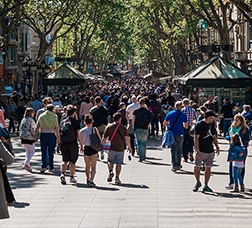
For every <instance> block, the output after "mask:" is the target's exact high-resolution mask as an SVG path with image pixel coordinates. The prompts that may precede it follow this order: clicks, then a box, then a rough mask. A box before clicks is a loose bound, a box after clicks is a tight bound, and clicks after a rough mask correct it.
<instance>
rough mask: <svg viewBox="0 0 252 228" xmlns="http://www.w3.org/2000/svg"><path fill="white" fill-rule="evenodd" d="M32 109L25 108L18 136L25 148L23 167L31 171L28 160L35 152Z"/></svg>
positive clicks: (34, 125) (34, 126) (34, 127)
mask: <svg viewBox="0 0 252 228" xmlns="http://www.w3.org/2000/svg"><path fill="white" fill-rule="evenodd" d="M34 115H35V112H34V109H33V108H26V110H25V113H24V117H23V119H22V121H21V123H20V138H21V143H22V144H23V145H24V148H25V153H26V157H25V161H24V165H23V167H22V168H23V169H25V170H27V171H32V167H31V166H30V161H31V158H32V156H33V155H34V153H35V129H36V124H35V121H34Z"/></svg>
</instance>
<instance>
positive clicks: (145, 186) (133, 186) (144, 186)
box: [113, 183, 149, 189]
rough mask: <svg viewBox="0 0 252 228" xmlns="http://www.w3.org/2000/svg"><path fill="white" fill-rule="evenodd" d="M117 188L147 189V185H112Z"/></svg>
mask: <svg viewBox="0 0 252 228" xmlns="http://www.w3.org/2000/svg"><path fill="white" fill-rule="evenodd" d="M113 185H116V186H119V187H125V188H144V189H146V188H149V187H148V186H147V185H144V184H130V183H121V184H113Z"/></svg>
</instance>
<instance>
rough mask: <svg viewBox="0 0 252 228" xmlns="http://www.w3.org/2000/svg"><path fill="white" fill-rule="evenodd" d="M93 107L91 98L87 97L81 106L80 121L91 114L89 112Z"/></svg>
mask: <svg viewBox="0 0 252 228" xmlns="http://www.w3.org/2000/svg"><path fill="white" fill-rule="evenodd" d="M92 107H93V104H92V103H91V102H90V98H89V96H86V97H85V98H84V101H83V102H82V103H81V106H80V112H79V117H80V119H82V118H83V117H84V116H85V115H87V114H89V110H90V109H91V108H92Z"/></svg>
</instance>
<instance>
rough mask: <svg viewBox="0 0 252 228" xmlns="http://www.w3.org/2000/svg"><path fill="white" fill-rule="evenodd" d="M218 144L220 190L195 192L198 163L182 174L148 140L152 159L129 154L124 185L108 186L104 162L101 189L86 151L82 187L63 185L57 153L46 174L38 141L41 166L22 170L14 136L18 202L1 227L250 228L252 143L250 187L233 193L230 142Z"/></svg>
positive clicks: (250, 168)
mask: <svg viewBox="0 0 252 228" xmlns="http://www.w3.org/2000/svg"><path fill="white" fill-rule="evenodd" d="M219 141H220V146H221V155H220V156H219V157H216V159H215V164H214V168H213V175H212V177H211V180H210V186H211V188H213V190H214V193H213V194H203V193H202V192H201V191H200V192H197V193H195V192H193V191H192V188H193V186H194V184H195V180H194V176H193V164H191V163H183V170H182V171H178V172H177V173H173V172H171V166H170V151H169V150H168V149H162V148H161V147H160V141H157V140H150V141H148V151H147V155H148V159H147V162H146V163H138V162H137V161H138V159H137V158H133V159H132V160H131V161H128V159H127V156H126V155H125V163H126V164H125V166H123V171H122V175H121V180H122V185H120V186H117V185H113V184H109V183H107V181H106V179H107V166H106V164H105V163H104V162H98V167H97V176H96V179H95V183H96V184H97V186H98V187H97V188H87V186H86V184H85V182H86V180H85V173H84V161H83V157H82V156H80V157H79V160H78V162H77V172H76V176H77V179H78V184H76V185H71V184H69V183H68V184H67V185H65V186H63V185H61V184H60V180H59V175H60V172H59V166H60V163H61V156H60V155H55V163H56V168H57V172H56V173H54V174H50V173H47V174H46V173H45V174H40V173H39V165H40V158H41V155H40V149H39V146H37V147H36V154H35V156H34V158H33V160H32V166H33V167H34V169H37V170H34V172H32V173H29V172H27V171H25V170H23V169H21V166H22V162H23V160H24V158H25V155H24V149H23V148H22V146H21V144H20V140H19V138H17V137H16V138H13V144H14V147H15V149H16V159H15V162H14V164H13V165H11V166H10V167H9V169H8V176H9V179H10V182H11V186H12V188H13V190H14V194H15V197H16V200H17V201H18V205H17V206H16V207H9V211H10V215H11V218H10V219H6V220H0V227H1V228H4V227H6V228H11V227H17V228H22V227H25V228H28V227H34V228H37V227H41V228H42V227H46V228H51V227H60V228H63V227H68V228H72V227H73V228H75V227H90V228H91V227H97V228H102V227H108V228H114V227H120V228H123V227H125V228H126V227H127V228H132V227H137V228H155V227H171V228H175V227H181V228H186V227H191V228H196V227H204V228H205V227H214V228H216V227H221V228H224V227H228V228H233V227H244V228H245V227H251V224H252V215H251V213H252V165H251V164H252V147H250V148H249V156H248V159H247V169H246V173H247V175H246V179H245V184H246V187H247V188H246V192H245V193H244V194H234V193H230V191H228V190H226V189H225V185H226V184H227V183H228V164H227V162H226V157H227V149H228V144H227V142H226V141H225V140H223V139H220V140H219ZM202 177H203V176H202ZM202 180H203V179H202ZM67 181H69V178H67Z"/></svg>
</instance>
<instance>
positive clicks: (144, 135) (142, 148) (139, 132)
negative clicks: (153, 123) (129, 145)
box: [135, 129, 148, 161]
mask: <svg viewBox="0 0 252 228" xmlns="http://www.w3.org/2000/svg"><path fill="white" fill-rule="evenodd" d="M135 137H136V144H137V150H138V155H139V160H140V161H143V160H144V159H145V158H146V141H147V139H148V130H145V129H136V130H135Z"/></svg>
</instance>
